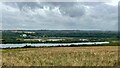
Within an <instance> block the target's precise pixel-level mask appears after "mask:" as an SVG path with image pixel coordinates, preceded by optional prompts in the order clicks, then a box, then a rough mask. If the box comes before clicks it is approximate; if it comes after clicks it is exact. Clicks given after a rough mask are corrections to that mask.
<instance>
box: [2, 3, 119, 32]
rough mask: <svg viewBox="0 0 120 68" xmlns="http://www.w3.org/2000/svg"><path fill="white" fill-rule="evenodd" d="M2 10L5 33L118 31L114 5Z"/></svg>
mask: <svg viewBox="0 0 120 68" xmlns="http://www.w3.org/2000/svg"><path fill="white" fill-rule="evenodd" d="M0 7H2V10H1V11H0V12H2V29H11V30H14V29H22V30H25V29H28V30H29V29H30V30H34V29H36V30H40V29H49V30H53V29H54V30H71V29H72V30H117V29H118V5H117V3H113V2H111V3H107V2H4V3H0Z"/></svg>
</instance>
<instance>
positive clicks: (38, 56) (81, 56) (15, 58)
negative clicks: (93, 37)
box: [2, 46, 119, 66]
mask: <svg viewBox="0 0 120 68" xmlns="http://www.w3.org/2000/svg"><path fill="white" fill-rule="evenodd" d="M118 47H119V46H91V47H45V48H18V49H2V57H4V58H2V65H3V66H114V65H117V63H118Z"/></svg>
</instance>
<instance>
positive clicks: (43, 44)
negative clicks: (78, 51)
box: [0, 42, 109, 48]
mask: <svg viewBox="0 0 120 68" xmlns="http://www.w3.org/2000/svg"><path fill="white" fill-rule="evenodd" d="M92 44H109V42H81V43H38V44H0V48H8V47H9V48H13V47H24V46H26V45H30V46H36V47H37V46H58V45H81V46H82V45H92Z"/></svg>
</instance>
